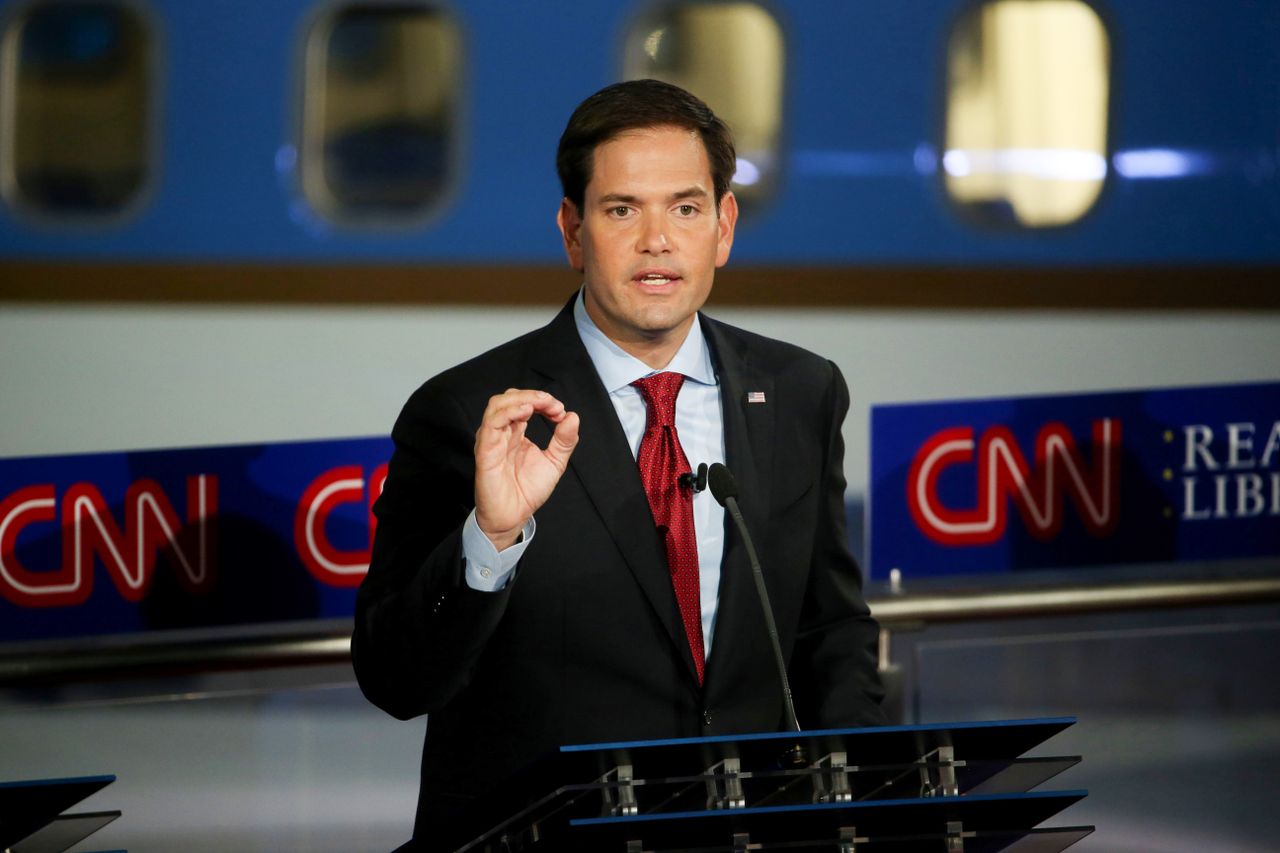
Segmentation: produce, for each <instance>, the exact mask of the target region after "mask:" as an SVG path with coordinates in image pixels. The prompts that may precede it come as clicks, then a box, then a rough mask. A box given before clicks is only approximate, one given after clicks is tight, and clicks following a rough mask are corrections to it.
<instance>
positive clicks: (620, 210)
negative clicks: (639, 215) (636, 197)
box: [609, 204, 631, 219]
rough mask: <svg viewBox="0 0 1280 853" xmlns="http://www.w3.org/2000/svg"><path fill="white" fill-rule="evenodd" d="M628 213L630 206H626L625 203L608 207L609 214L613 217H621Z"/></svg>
mask: <svg viewBox="0 0 1280 853" xmlns="http://www.w3.org/2000/svg"><path fill="white" fill-rule="evenodd" d="M630 213H631V208H629V207H627V206H626V205H621V204H620V205H618V206H617V207H611V208H609V215H610V216H612V217H614V218H615V219H623V218H625V217H626V216H628V215H629V214H630Z"/></svg>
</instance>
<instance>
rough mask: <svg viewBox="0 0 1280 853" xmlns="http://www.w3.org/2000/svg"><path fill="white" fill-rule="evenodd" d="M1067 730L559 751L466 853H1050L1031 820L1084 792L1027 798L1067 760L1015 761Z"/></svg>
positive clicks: (501, 798)
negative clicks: (587, 852) (795, 852)
mask: <svg viewBox="0 0 1280 853" xmlns="http://www.w3.org/2000/svg"><path fill="white" fill-rule="evenodd" d="M1074 722H1075V719H1074V718H1071V717H1056V718H1046V719H1035V720H1011V721H1002V722H981V723H949V724H936V725H915V726H885V727H878V728H859V729H833V730H826V731H811V732H800V733H786V732H778V733H768V734H754V735H739V736H735V737H710V738H688V739H680V740H658V741H637V742H630V743H606V744H588V745H582V746H565V747H562V748H561V749H560V750H559V752H558V754H556V755H554V756H550V757H549V758H548V759H547V760H546V761H544V762H543V763H542V764H540V765H538V766H537V767H536V768H534V769H533V770H532V771H530V773H529V774H527V775H525V776H524V777H522V778H521V779H520V780H519V781H518V782H517V783H516V784H514V785H510V786H506V785H504V786H503V789H504V791H506V790H508V789H510V790H514V791H516V793H515V794H514V795H513V794H511V793H510V791H508V792H507V793H505V794H497V793H496V794H495V795H494V796H493V797H492V798H491V799H490V800H488V801H487V802H485V803H484V804H482V809H481V810H480V811H478V812H477V814H479V815H483V817H477V818H476V821H475V823H474V827H475V829H474V834H472V831H471V830H468V832H467V833H466V834H467V836H468V837H470V838H471V839H472V840H471V841H469V842H467V843H466V844H464V845H463V846H461V847H459V848H458V849H459V850H461V851H467V852H468V853H538V851H592V853H596V851H600V852H601V853H610V851H616V853H739V851H741V853H746V851H753V850H760V851H770V850H777V851H839V853H882V851H883V853H908V851H941V853H974V851H978V852H979V853H995V851H1015V853H1058V851H1061V850H1065V849H1066V848H1068V847H1070V846H1071V845H1072V844H1074V843H1075V842H1077V841H1079V840H1080V839H1081V838H1083V837H1085V836H1086V835H1088V834H1089V833H1090V832H1092V831H1093V827H1090V826H1067V827H1059V828H1044V827H1041V826H1040V824H1041V823H1042V822H1044V821H1046V820H1048V819H1049V818H1051V817H1053V816H1054V815H1055V814H1057V813H1058V812H1060V811H1061V810H1063V809H1065V808H1066V807H1068V806H1070V805H1071V804H1073V803H1075V802H1078V801H1079V800H1081V799H1083V798H1084V797H1085V796H1086V792H1085V791H1081V790H1049V791H1041V790H1034V789H1036V788H1038V787H1039V786H1040V785H1041V784H1043V783H1045V782H1047V781H1048V780H1049V779H1051V778H1052V777H1054V776H1056V775H1057V774H1059V773H1061V772H1062V771H1063V770H1065V769H1067V768H1069V767H1071V766H1073V765H1075V764H1077V763H1079V761H1080V758H1079V756H1064V757H1026V753H1027V752H1028V751H1030V750H1032V749H1033V748H1035V747H1037V746H1039V745H1040V744H1041V743H1043V742H1044V741H1046V740H1047V739H1048V738H1050V737H1052V736H1053V735H1055V734H1057V733H1058V732H1061V731H1062V730H1063V729H1065V728H1067V727H1068V726H1070V725H1072V724H1073V723H1074Z"/></svg>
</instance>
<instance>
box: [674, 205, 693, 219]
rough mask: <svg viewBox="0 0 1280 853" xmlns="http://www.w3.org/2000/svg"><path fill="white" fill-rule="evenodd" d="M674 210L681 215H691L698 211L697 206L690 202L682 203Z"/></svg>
mask: <svg viewBox="0 0 1280 853" xmlns="http://www.w3.org/2000/svg"><path fill="white" fill-rule="evenodd" d="M676 212H677V213H679V214H680V215H681V216H693V215H694V214H695V213H697V212H698V208H696V207H694V206H693V205H691V204H682V205H680V206H679V207H677V208H676Z"/></svg>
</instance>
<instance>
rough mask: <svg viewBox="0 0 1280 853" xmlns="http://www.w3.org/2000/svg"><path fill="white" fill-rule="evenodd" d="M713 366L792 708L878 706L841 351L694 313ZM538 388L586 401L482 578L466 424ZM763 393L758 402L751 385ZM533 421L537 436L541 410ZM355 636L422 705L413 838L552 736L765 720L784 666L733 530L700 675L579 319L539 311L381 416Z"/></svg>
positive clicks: (375, 672) (646, 733)
mask: <svg viewBox="0 0 1280 853" xmlns="http://www.w3.org/2000/svg"><path fill="white" fill-rule="evenodd" d="M702 323H703V328H704V330H705V332H706V335H707V339H708V342H709V345H710V347H711V350H712V357H713V360H714V363H715V365H716V370H717V372H718V375H719V380H720V386H721V395H722V397H721V398H722V402H723V412H724V435H725V450H726V460H727V462H728V466H729V468H730V470H731V471H733V473H734V475H735V476H736V479H737V481H738V485H739V488H740V491H741V497H740V499H739V503H740V505H741V507H742V511H743V514H744V516H745V517H746V521H747V524H748V529H749V530H750V532H751V535H752V537H753V539H754V541H755V545H756V549H757V551H758V553H759V555H760V561H761V563H762V565H763V567H764V572H765V577H766V582H767V585H768V589H769V594H770V596H771V597H772V599H773V607H774V609H775V611H776V614H777V625H778V632H779V635H780V637H781V641H782V648H783V654H784V655H785V658H786V660H787V661H788V671H789V675H790V678H791V684H792V689H793V692H794V695H795V697H796V699H795V701H796V705H797V712H798V716H799V718H800V723H801V725H802V726H804V727H805V728H819V727H830V726H837V725H872V724H877V723H881V722H883V716H882V714H881V711H880V707H879V700H880V696H881V691H880V685H879V681H878V678H877V676H876V668H875V644H876V636H877V626H876V624H875V622H874V621H873V620H872V619H871V617H870V615H869V613H868V610H867V607H866V605H865V603H864V602H863V600H862V596H861V580H860V575H859V571H858V567H857V565H856V564H855V562H854V560H853V558H852V557H851V556H850V554H849V551H848V548H847V545H846V533H845V522H844V489H845V479H844V475H843V471H842V466H843V454H844V447H843V442H842V439H841V436H840V424H841V422H842V421H843V419H844V416H845V413H846V411H847V409H848V391H847V389H846V387H845V383H844V380H843V378H842V377H841V375H840V373H839V371H838V370H837V369H836V367H835V365H834V364H832V363H831V362H829V361H826V360H824V359H821V358H819V357H817V356H815V355H813V354H811V353H808V352H806V351H804V350H802V349H799V348H797V347H794V346H791V345H789V344H784V343H780V342H778V341H773V340H770V339H767V338H763V337H760V336H758V335H753V334H750V333H748V332H744V331H742V330H740V329H735V328H733V327H731V326H727V325H724V324H722V323H718V322H716V321H714V320H710V319H707V318H705V317H704V318H703V319H702ZM509 387H517V388H535V389H545V390H546V391H548V392H549V393H551V394H553V395H555V396H556V397H558V398H559V399H560V400H562V401H563V402H564V404H565V405H566V406H567V407H568V408H569V409H570V410H572V411H576V412H577V413H578V414H579V416H580V417H581V440H580V443H579V445H578V447H577V449H576V450H575V451H574V453H573V457H572V459H571V460H570V464H569V469H568V470H567V471H566V472H565V474H564V476H563V478H562V479H561V481H560V483H559V484H558V485H557V486H556V489H555V491H554V493H553V494H552V496H551V498H550V499H549V500H548V501H547V503H546V504H545V505H544V506H543V507H542V508H541V509H539V510H538V512H537V513H536V518H537V533H536V534H535V536H534V538H533V541H532V542H531V544H530V545H529V547H528V549H527V550H526V552H525V553H524V556H523V557H522V558H521V561H520V563H519V565H518V567H517V569H516V574H515V576H514V578H513V579H512V580H511V582H510V583H509V584H508V585H507V586H506V588H504V589H503V590H501V591H499V592H495V593H485V592H477V591H474V590H472V589H470V588H469V587H468V586H467V585H466V582H465V580H464V579H463V570H462V552H461V527H462V522H463V521H464V520H465V518H466V516H467V514H468V513H469V512H470V511H471V509H472V506H473V479H474V470H473V447H474V443H475V432H476V429H477V427H478V426H479V422H480V417H481V413H482V412H483V411H484V408H485V405H486V403H487V401H488V398H489V397H490V396H491V395H493V394H496V393H500V392H502V391H503V390H505V389H506V388H509ZM749 391H761V392H763V393H764V395H765V401H766V402H764V403H748V402H746V398H747V392H749ZM527 434H528V436H529V437H530V438H531V439H532V440H533V441H535V442H538V443H539V445H540V446H545V444H546V442H547V440H548V439H549V438H550V434H551V428H550V426H549V424H547V422H545V421H543V420H542V419H540V418H535V419H534V421H533V422H531V423H530V424H529V427H528V432H527ZM393 437H394V439H395V453H394V455H393V456H392V459H391V464H390V472H389V475H388V477H387V481H386V485H385V487H384V490H383V493H382V496H381V498H380V499H379V500H378V502H377V505H376V507H375V509H374V512H375V514H376V517H377V525H378V526H377V533H376V538H375V541H374V548H373V558H372V564H371V566H370V568H369V574H368V577H367V578H366V579H365V581H364V583H363V584H362V586H361V587H360V591H359V596H358V599H357V605H356V625H355V633H354V636H353V638H352V652H353V657H354V661H355V669H356V675H357V676H358V679H359V682H360V686H361V688H362V689H363V690H364V693H365V695H366V696H368V698H369V699H370V700H371V701H372V702H373V703H374V704H376V705H378V706H379V707H381V708H383V709H384V710H386V711H387V712H388V713H390V714H393V715H394V716H396V717H399V718H402V719H408V718H410V717H414V716H417V715H420V714H424V713H425V714H429V715H430V716H429V718H428V730H427V737H426V744H425V747H424V749H423V757H422V785H421V792H420V795H419V805H418V816H417V828H416V830H415V833H416V836H417V837H418V838H419V839H427V838H435V837H437V836H438V835H439V834H440V833H443V832H445V831H446V830H447V829H448V828H449V826H450V824H451V815H453V814H454V813H455V810H456V809H457V808H458V806H459V805H460V803H462V802H464V801H465V800H466V799H467V798H473V797H475V796H477V795H478V794H480V793H482V792H484V791H486V790H491V789H492V788H493V787H494V783H493V780H494V779H495V778H496V779H501V778H504V777H506V776H508V775H510V774H511V773H512V772H514V771H516V770H517V769H519V768H521V767H522V766H524V765H526V764H528V763H530V762H531V761H533V760H534V759H536V758H537V757H539V756H540V755H542V754H545V753H547V752H549V751H552V750H554V749H555V748H556V747H557V746H559V745H561V744H565V743H589V742H597V741H614V740H627V739H648V738H668V737H693V736H701V735H723V734H730V733H741V732H759V731H777V730H779V728H780V727H781V726H782V720H783V712H782V700H781V695H780V692H781V691H780V687H779V679H778V677H777V675H776V673H775V670H774V667H773V665H772V652H771V651H770V647H769V640H768V634H767V632H766V630H765V628H764V625H763V622H762V619H761V613H760V605H759V603H758V601H757V599H756V593H755V589H754V584H753V581H752V579H751V577H750V568H749V565H748V562H747V558H746V554H745V549H744V547H743V545H742V542H741V540H740V539H739V536H738V534H737V531H736V530H735V529H733V525H732V524H731V523H729V529H728V530H727V532H726V542H725V553H724V560H723V564H722V573H721V581H720V601H719V611H718V615H717V619H716V631H715V636H714V638H713V643H712V649H711V655H710V658H709V660H708V661H707V668H706V677H705V683H704V684H703V686H702V687H701V688H699V686H698V682H697V678H696V675H695V672H694V668H693V661H692V657H691V655H690V652H689V647H688V642H687V641H686V639H685V635H684V631H683V629H682V627H681V622H680V615H679V610H678V608H677V605H676V599H675V594H674V593H673V591H672V587H671V581H670V578H669V575H668V570H667V565H666V559H665V556H664V553H663V550H662V545H661V542H660V540H659V538H658V535H657V533H656V530H655V528H654V523H653V517H652V515H651V513H650V511H649V505H648V501H647V499H646V497H645V493H644V489H643V488H642V486H641V482H640V476H639V473H638V471H637V468H636V464H635V461H634V459H633V458H632V455H631V452H630V450H629V449H628V445H627V441H626V437H625V434H624V432H623V430H622V427H621V425H620V424H619V422H618V418H617V415H616V413H615V411H614V409H613V406H612V404H611V403H610V401H609V398H608V396H607V394H606V393H605V390H604V387H603V385H602V384H601V382H600V379H599V377H598V375H597V374H596V372H595V368H594V367H593V365H592V363H591V360H590V358H589V357H588V356H587V352H586V350H585V348H584V347H583V345H582V342H581V340H580V339H579V337H578V334H577V330H576V328H575V326H574V322H573V312H572V301H571V302H570V304H569V305H568V306H566V308H565V309H564V310H563V311H561V312H560V314H559V315H558V316H557V317H556V318H555V320H553V321H552V322H551V323H550V324H549V325H548V326H546V327H545V328H543V329H540V330H538V331H535V332H532V333H530V334H527V335H525V336H523V337H520V338H518V339H516V340H514V341H511V342H510V343H507V344H505V345H503V346H501V347H498V348H497V349H495V350H492V351H490V352H488V353H485V354H484V355H481V356H479V357H478V358H475V359H473V360H471V361H469V362H467V363H465V364H462V365H460V366H458V367H455V368H453V369H451V370H448V371H446V372H445V373H442V374H441V375H439V376H437V377H435V378H434V379H432V380H430V381H428V382H427V383H426V384H424V385H423V386H422V387H421V388H419V389H418V390H417V392H416V393H414V395H413V396H412V397H411V398H410V399H409V401H408V403H407V404H406V405H405V407H404V411H403V412H402V413H401V415H400V418H399V420H398V421H397V423H396V425H395V429H394V431H393Z"/></svg>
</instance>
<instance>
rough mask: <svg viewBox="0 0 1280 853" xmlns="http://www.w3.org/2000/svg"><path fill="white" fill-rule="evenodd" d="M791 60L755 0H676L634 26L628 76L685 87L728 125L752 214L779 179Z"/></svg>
mask: <svg viewBox="0 0 1280 853" xmlns="http://www.w3.org/2000/svg"><path fill="white" fill-rule="evenodd" d="M785 63H786V51H785V46H784V44H783V38H782V30H781V29H780V28H779V26H778V22H777V21H776V20H775V19H774V17H773V16H772V15H771V14H769V12H767V11H765V9H764V8H762V7H761V6H759V5H757V4H756V3H745V2H730V3H716V2H695V3H688V2H685V3H671V4H667V5H665V6H659V7H658V8H657V9H655V10H653V11H651V12H649V13H647V14H644V15H642V16H641V17H640V18H638V19H637V20H636V21H635V22H634V23H633V24H632V26H631V28H630V30H629V31H628V33H627V38H626V42H625V48H624V57H623V75H624V77H626V79H629V80H636V79H642V78H647V77H651V78H655V79H658V80H665V81H666V82H668V83H674V84H676V85H677V86H682V87H684V88H685V89H688V90H689V91H690V92H693V93H694V94H695V95H697V96H698V97H699V98H702V100H704V101H706V102H707V105H708V106H710V107H711V109H713V110H714V111H715V113H716V115H718V116H720V117H721V118H722V119H724V120H725V121H726V122H727V123H728V125H729V127H730V128H732V129H733V135H734V142H735V144H736V146H737V151H738V170H737V173H736V174H735V175H734V179H733V192H734V194H735V195H736V196H737V197H738V200H739V202H740V203H741V204H742V206H743V209H744V210H745V211H747V212H748V213H749V212H750V210H751V209H752V208H753V207H758V205H759V204H760V203H761V202H763V201H764V200H766V199H767V198H768V197H769V195H770V194H772V192H773V190H774V188H775V187H776V185H777V180H778V165H779V159H780V158H779V155H778V144H779V137H780V136H781V131H782V91H783V75H784V68H785Z"/></svg>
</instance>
